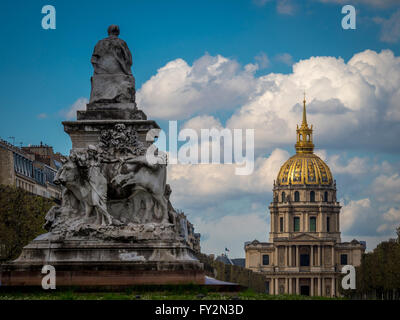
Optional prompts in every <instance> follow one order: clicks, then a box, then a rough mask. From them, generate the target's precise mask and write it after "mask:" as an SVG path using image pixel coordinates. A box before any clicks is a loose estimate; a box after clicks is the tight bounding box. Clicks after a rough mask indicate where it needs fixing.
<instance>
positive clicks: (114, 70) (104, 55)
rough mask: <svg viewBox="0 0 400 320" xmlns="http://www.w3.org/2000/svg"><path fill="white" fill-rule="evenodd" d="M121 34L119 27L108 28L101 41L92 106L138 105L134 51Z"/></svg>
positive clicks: (94, 59)
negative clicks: (136, 99) (133, 63)
mask: <svg viewBox="0 0 400 320" xmlns="http://www.w3.org/2000/svg"><path fill="white" fill-rule="evenodd" d="M118 36H119V27H118V26H116V25H111V26H109V27H108V37H107V38H105V39H102V40H100V41H99V42H97V44H96V46H95V48H94V51H93V55H92V59H91V62H92V65H93V69H94V73H93V77H92V91H91V94H90V102H89V104H90V105H105V107H109V106H110V105H112V104H116V103H119V104H121V103H122V104H133V107H134V108H135V107H136V104H135V78H134V77H133V75H132V71H131V67H132V54H131V52H130V50H129V48H128V45H127V44H126V42H125V41H124V40H122V39H120V38H118Z"/></svg>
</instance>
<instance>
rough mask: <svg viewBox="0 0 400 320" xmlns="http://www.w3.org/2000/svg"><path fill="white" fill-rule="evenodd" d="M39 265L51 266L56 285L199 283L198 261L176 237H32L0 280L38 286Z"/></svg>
mask: <svg viewBox="0 0 400 320" xmlns="http://www.w3.org/2000/svg"><path fill="white" fill-rule="evenodd" d="M44 265H52V266H54V267H55V269H56V285H57V286H129V285H145V284H157V285H161V284H189V283H196V284H204V281H205V277H204V270H203V264H202V263H200V262H199V261H198V260H197V259H196V258H195V257H194V255H193V252H192V250H191V249H190V248H189V247H188V246H187V245H186V244H185V243H183V242H179V241H138V242H135V243H112V242H111V243H110V242H100V241H89V240H87V241H85V240H66V241H62V242H49V241H43V240H34V241H32V242H31V243H30V244H29V245H27V246H26V247H24V249H23V252H22V254H21V256H20V257H19V258H18V259H17V260H15V261H13V262H12V263H8V264H3V265H2V266H1V273H0V281H1V285H2V286H36V285H37V286H41V281H42V278H43V276H44V275H43V274H41V270H42V267H43V266H44Z"/></svg>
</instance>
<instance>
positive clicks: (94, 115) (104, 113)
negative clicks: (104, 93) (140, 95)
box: [77, 103, 147, 120]
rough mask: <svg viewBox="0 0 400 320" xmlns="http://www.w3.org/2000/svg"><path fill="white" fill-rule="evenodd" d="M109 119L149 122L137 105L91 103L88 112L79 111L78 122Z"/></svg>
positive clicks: (87, 107) (88, 105)
mask: <svg viewBox="0 0 400 320" xmlns="http://www.w3.org/2000/svg"><path fill="white" fill-rule="evenodd" d="M107 119H110V120H117V119H126V120H147V116H146V114H145V113H144V112H143V111H142V110H139V109H137V108H136V103H112V104H107V103H96V104H91V103H89V104H87V106H86V110H82V111H77V120H107Z"/></svg>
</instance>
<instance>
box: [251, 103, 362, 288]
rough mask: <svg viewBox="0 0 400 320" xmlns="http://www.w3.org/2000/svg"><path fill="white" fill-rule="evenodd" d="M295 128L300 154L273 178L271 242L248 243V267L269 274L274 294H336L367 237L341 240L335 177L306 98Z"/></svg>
mask: <svg viewBox="0 0 400 320" xmlns="http://www.w3.org/2000/svg"><path fill="white" fill-rule="evenodd" d="M296 132H297V142H296V144H295V148H296V154H295V155H294V156H292V157H291V158H289V159H288V160H287V161H286V162H285V163H284V164H283V165H282V167H281V169H280V170H279V173H278V176H277V179H276V181H274V187H273V201H272V202H271V204H270V206H269V210H270V215H271V216H270V217H271V219H270V224H271V231H270V237H269V242H259V241H257V240H254V241H253V242H246V243H245V251H246V268H248V269H251V270H253V271H256V272H261V273H263V274H264V275H265V288H266V292H267V293H270V294H284V293H286V294H303V295H310V296H337V295H338V285H340V283H339V281H338V279H339V275H340V271H341V268H342V267H343V266H344V265H348V264H350V265H353V266H358V265H359V264H360V263H361V256H362V253H363V252H364V251H365V242H359V241H357V240H353V241H351V242H341V238H340V209H341V206H340V204H339V202H337V200H336V181H335V180H334V179H333V176H332V173H331V171H330V169H329V167H328V165H327V164H326V163H325V162H324V161H323V160H322V159H321V158H319V157H318V156H317V155H315V154H314V143H313V128H312V126H311V127H309V126H308V124H307V116H306V101H305V99H304V101H303V121H302V124H301V126H300V127H298V126H297V130H296Z"/></svg>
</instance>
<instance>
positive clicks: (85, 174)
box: [54, 145, 112, 225]
mask: <svg viewBox="0 0 400 320" xmlns="http://www.w3.org/2000/svg"><path fill="white" fill-rule="evenodd" d="M54 183H56V184H62V185H63V186H64V187H66V188H67V189H68V190H69V191H70V192H71V194H73V195H74V197H75V198H76V199H77V200H78V201H80V202H81V204H82V205H83V206H84V208H85V217H86V218H87V219H90V217H91V215H92V213H93V211H95V212H96V214H97V223H98V224H102V225H110V224H112V217H111V215H110V214H109V213H108V211H107V202H106V201H107V179H106V178H105V177H104V175H103V174H102V172H101V169H100V161H99V157H98V152H97V148H96V147H95V146H92V145H90V146H89V148H88V149H87V152H86V153H85V152H81V153H79V152H73V153H72V154H71V156H70V158H69V160H68V161H67V162H66V163H64V165H63V166H62V168H61V169H60V170H59V171H58V172H57V175H56V177H55V179H54Z"/></svg>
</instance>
